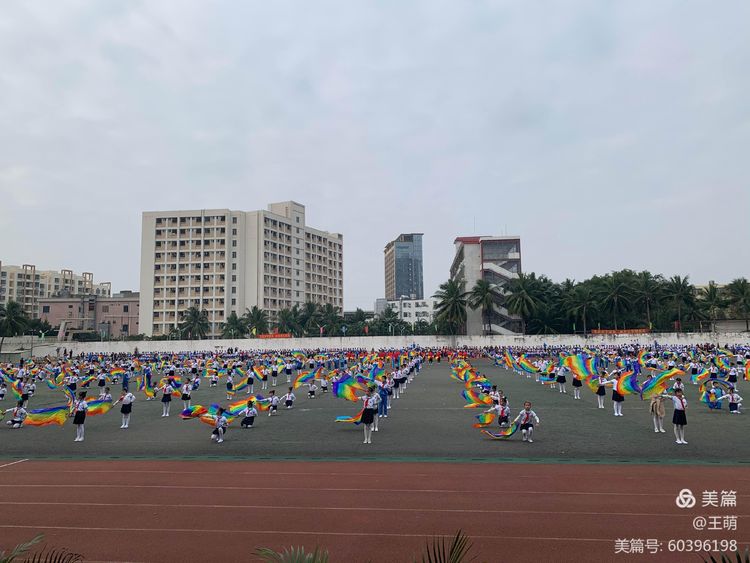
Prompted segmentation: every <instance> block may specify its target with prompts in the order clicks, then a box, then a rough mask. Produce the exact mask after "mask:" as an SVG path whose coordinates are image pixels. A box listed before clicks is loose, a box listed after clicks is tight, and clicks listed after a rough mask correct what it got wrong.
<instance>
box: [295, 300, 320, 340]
mask: <svg viewBox="0 0 750 563" xmlns="http://www.w3.org/2000/svg"><path fill="white" fill-rule="evenodd" d="M299 315H300V318H299V324H300V327H301V328H302V329H303V330H304V331H305V334H306V335H307V336H318V334H320V326H321V320H322V316H321V311H320V306H319V305H318V304H317V303H313V302H312V301H308V302H307V303H305V304H304V305H303V306H302V309H301V310H300V312H299Z"/></svg>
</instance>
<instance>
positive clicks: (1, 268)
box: [0, 261, 112, 319]
mask: <svg viewBox="0 0 750 563" xmlns="http://www.w3.org/2000/svg"><path fill="white" fill-rule="evenodd" d="M61 295H98V296H101V297H110V296H111V295H112V284H111V283H110V282H104V283H94V274H92V273H91V272H83V273H82V274H74V273H73V271H72V270H60V271H59V272H57V271H54V270H37V269H36V266H35V265H34V264H24V265H22V266H13V265H10V264H3V263H2V261H0V304H3V305H6V304H7V303H8V302H9V301H17V302H18V303H21V305H23V310H24V312H25V313H26V314H27V315H28V316H29V317H30V318H34V319H35V318H38V317H39V299H48V298H51V297H59V296H61Z"/></svg>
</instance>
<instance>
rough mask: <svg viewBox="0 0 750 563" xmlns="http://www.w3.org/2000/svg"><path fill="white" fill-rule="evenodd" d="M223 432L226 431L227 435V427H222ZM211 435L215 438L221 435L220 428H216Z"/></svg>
mask: <svg viewBox="0 0 750 563" xmlns="http://www.w3.org/2000/svg"><path fill="white" fill-rule="evenodd" d="M222 430H223V431H224V434H226V433H227V427H226V426H224V427H222ZM211 434H213V435H214V436H218V435H219V429H218V428H214V431H213V432H211Z"/></svg>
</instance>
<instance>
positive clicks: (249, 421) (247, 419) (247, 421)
mask: <svg viewBox="0 0 750 563" xmlns="http://www.w3.org/2000/svg"><path fill="white" fill-rule="evenodd" d="M254 421H255V417H254V416H246V417H244V418H243V419H242V422H241V423H240V426H252V425H253V422H254Z"/></svg>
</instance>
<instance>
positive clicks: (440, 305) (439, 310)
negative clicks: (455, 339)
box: [433, 280, 466, 334]
mask: <svg viewBox="0 0 750 563" xmlns="http://www.w3.org/2000/svg"><path fill="white" fill-rule="evenodd" d="M433 297H434V298H435V299H437V300H438V302H437V304H436V305H435V311H436V315H435V316H436V320H438V322H439V323H443V324H444V325H445V326H446V328H447V329H448V331H449V332H450V333H451V334H458V333H459V332H461V331H462V330H463V328H464V327H465V326H466V292H465V291H464V286H463V283H459V282H457V281H456V280H448V281H447V282H445V283H443V284H441V285H440V287H439V289H438V290H437V291H436V292H435V295H433Z"/></svg>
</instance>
